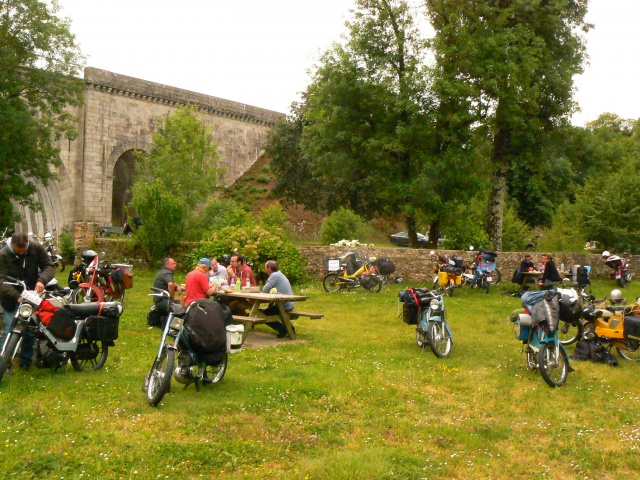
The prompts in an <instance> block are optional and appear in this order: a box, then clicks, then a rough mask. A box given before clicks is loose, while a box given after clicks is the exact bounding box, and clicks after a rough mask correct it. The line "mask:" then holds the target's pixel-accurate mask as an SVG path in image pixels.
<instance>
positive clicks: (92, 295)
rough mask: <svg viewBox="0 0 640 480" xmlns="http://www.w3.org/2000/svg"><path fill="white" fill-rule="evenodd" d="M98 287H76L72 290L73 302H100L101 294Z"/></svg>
mask: <svg viewBox="0 0 640 480" xmlns="http://www.w3.org/2000/svg"><path fill="white" fill-rule="evenodd" d="M97 289H98V287H93V288H89V287H86V288H76V289H75V290H74V291H73V292H71V303H76V304H81V303H84V302H93V303H98V302H99V301H100V296H99V295H98V291H97Z"/></svg>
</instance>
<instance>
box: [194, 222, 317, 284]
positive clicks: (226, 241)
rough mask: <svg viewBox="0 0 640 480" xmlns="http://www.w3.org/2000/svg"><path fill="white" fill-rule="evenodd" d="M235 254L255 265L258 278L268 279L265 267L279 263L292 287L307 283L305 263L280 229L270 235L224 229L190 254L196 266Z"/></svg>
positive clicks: (256, 229)
mask: <svg viewBox="0 0 640 480" xmlns="http://www.w3.org/2000/svg"><path fill="white" fill-rule="evenodd" d="M232 252H238V253H241V254H242V255H244V256H245V258H246V259H247V261H250V262H253V273H254V275H256V277H257V278H261V279H265V278H266V273H265V271H264V264H265V262H266V261H267V260H277V262H278V265H279V267H280V270H282V272H283V273H284V274H285V275H286V276H287V278H288V279H289V281H290V282H291V283H296V282H300V281H302V280H304V277H305V273H304V270H303V267H304V265H305V262H304V261H303V260H302V258H301V256H300V252H299V251H298V249H297V248H296V246H295V245H294V244H293V242H291V241H290V240H288V239H286V238H284V236H283V232H282V231H281V230H280V229H276V231H274V232H269V231H268V230H265V229H264V228H262V227H260V226H254V227H249V226H244V227H240V228H238V227H226V228H223V229H222V230H220V231H218V232H216V233H214V234H213V236H212V237H211V240H210V241H207V242H202V243H201V244H200V245H199V246H198V247H197V248H195V249H194V250H193V251H192V252H191V253H190V254H189V263H190V264H194V263H195V262H196V261H197V260H198V259H199V258H202V257H207V258H210V257H220V256H221V255H224V254H225V253H227V254H231V253H232Z"/></svg>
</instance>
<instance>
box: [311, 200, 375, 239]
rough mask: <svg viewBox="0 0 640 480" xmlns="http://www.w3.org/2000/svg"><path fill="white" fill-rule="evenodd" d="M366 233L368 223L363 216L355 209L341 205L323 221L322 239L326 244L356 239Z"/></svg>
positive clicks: (320, 234)
mask: <svg viewBox="0 0 640 480" xmlns="http://www.w3.org/2000/svg"><path fill="white" fill-rule="evenodd" d="M364 235H366V224H365V222H364V220H363V219H362V217H360V216H359V215H358V214H356V213H354V212H353V211H351V210H349V209H347V208H344V207H341V208H339V209H338V210H336V211H335V212H333V213H332V214H331V215H329V216H328V217H327V218H325V219H324V222H322V227H321V228H320V233H319V236H320V241H321V242H322V243H325V244H330V243H335V242H338V241H340V240H343V239H346V240H354V239H360V238H363V237H364Z"/></svg>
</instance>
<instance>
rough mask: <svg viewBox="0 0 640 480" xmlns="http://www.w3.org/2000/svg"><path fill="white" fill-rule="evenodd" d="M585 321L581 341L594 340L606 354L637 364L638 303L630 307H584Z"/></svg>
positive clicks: (639, 343) (639, 356)
mask: <svg viewBox="0 0 640 480" xmlns="http://www.w3.org/2000/svg"><path fill="white" fill-rule="evenodd" d="M582 316H583V318H584V319H585V320H586V322H585V324H584V334H583V335H584V338H586V339H588V340H592V339H595V340H597V341H598V342H599V343H600V344H602V345H605V346H606V347H607V348H608V349H609V351H611V349H612V348H613V347H615V348H616V351H617V352H618V355H620V357H622V358H624V359H625V360H629V361H632V362H637V361H639V360H640V303H638V302H636V303H634V304H632V305H624V304H622V305H607V304H606V302H605V305H604V306H602V307H599V306H596V305H594V304H590V305H587V306H586V307H585V308H584V310H583V313H582Z"/></svg>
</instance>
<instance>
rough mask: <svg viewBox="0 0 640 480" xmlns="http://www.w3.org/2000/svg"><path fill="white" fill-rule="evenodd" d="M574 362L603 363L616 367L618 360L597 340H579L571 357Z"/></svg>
mask: <svg viewBox="0 0 640 480" xmlns="http://www.w3.org/2000/svg"><path fill="white" fill-rule="evenodd" d="M571 358H573V359H574V360H581V361H585V360H591V361H592V362H593V363H604V364H605V365H611V366H613V367H615V366H617V365H618V359H617V358H616V357H614V356H613V355H612V354H611V352H610V351H609V350H607V348H606V347H605V346H604V345H602V344H601V343H600V342H598V340H596V339H591V340H586V339H585V340H580V341H579V342H578V343H577V344H576V349H575V350H574V352H573V355H571Z"/></svg>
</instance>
